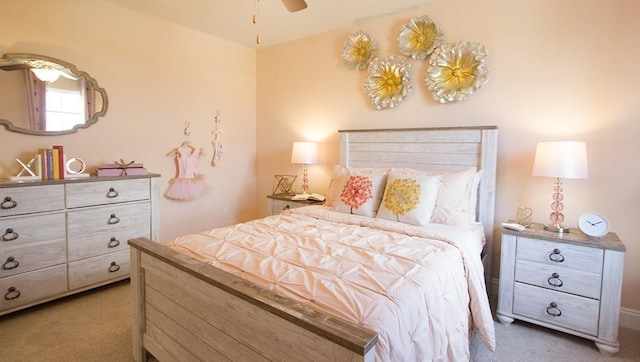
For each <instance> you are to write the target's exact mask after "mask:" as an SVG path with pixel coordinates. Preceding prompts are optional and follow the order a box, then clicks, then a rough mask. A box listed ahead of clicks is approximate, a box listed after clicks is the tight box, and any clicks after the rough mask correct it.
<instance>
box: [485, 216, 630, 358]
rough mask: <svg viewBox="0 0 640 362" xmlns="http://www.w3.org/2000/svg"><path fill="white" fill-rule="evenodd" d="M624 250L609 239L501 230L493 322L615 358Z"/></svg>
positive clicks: (574, 232)
mask: <svg viewBox="0 0 640 362" xmlns="http://www.w3.org/2000/svg"><path fill="white" fill-rule="evenodd" d="M625 251H626V249H625V247H624V244H622V242H621V241H620V239H619V238H618V236H617V235H616V234H615V233H609V234H607V235H605V236H604V237H602V238H592V237H589V236H587V235H584V234H583V233H581V232H580V230H579V229H577V228H572V229H571V232H570V233H562V234H561V233H556V232H550V231H546V230H544V226H543V225H542V224H538V223H534V224H533V225H532V228H529V229H527V230H525V231H523V232H518V231H513V230H508V229H503V230H502V246H501V252H500V256H501V259H500V260H501V262H500V264H501V265H500V291H499V297H498V310H497V316H498V320H500V322H501V323H502V324H506V325H508V324H510V323H511V322H513V320H514V319H520V320H523V321H527V322H530V323H534V324H537V325H541V326H543V327H547V328H551V329H555V330H558V331H562V332H566V333H569V334H573V335H576V336H580V337H583V338H587V339H590V340H593V341H595V344H596V346H597V347H598V348H599V349H600V353H602V354H603V355H606V356H611V355H613V354H614V353H616V352H618V350H619V349H620V345H619V343H618V326H619V316H620V294H621V286H622V269H623V264H624V253H625Z"/></svg>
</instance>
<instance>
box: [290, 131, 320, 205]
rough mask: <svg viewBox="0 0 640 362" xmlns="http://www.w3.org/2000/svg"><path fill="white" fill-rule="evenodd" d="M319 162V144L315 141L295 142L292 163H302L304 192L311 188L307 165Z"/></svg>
mask: <svg viewBox="0 0 640 362" xmlns="http://www.w3.org/2000/svg"><path fill="white" fill-rule="evenodd" d="M317 162H318V145H317V144H316V143H315V142H294V143H293V150H292V151H291V163H299V164H302V194H303V195H307V194H308V193H307V191H308V190H309V176H308V173H307V165H312V164H314V163H317Z"/></svg>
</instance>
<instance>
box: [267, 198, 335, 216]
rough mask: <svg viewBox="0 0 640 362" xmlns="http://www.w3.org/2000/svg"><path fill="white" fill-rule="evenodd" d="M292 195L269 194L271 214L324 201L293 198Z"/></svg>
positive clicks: (319, 203)
mask: <svg viewBox="0 0 640 362" xmlns="http://www.w3.org/2000/svg"><path fill="white" fill-rule="evenodd" d="M292 197H293V196H290V195H267V198H268V199H269V215H277V214H279V213H281V212H282V211H284V210H289V209H294V208H296V207H303V206H309V205H321V204H322V203H323V201H315V200H291V198H292Z"/></svg>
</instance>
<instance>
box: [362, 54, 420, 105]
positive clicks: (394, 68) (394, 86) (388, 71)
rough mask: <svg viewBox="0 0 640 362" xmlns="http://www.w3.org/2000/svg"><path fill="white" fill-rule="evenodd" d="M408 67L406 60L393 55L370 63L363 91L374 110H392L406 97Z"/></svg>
mask: <svg viewBox="0 0 640 362" xmlns="http://www.w3.org/2000/svg"><path fill="white" fill-rule="evenodd" d="M410 67H411V64H409V62H408V61H407V60H406V59H404V58H402V57H396V56H394V55H391V56H389V57H387V58H375V59H374V60H372V61H371V64H370V67H369V74H368V76H367V79H366V80H365V85H364V89H365V91H366V93H367V96H368V97H369V99H370V100H371V104H372V105H373V106H374V107H375V108H376V109H386V108H393V107H395V106H396V104H398V103H399V102H400V101H402V100H403V99H404V98H405V97H406V96H407V94H408V93H409V92H410V91H411V84H410V82H409V68H410Z"/></svg>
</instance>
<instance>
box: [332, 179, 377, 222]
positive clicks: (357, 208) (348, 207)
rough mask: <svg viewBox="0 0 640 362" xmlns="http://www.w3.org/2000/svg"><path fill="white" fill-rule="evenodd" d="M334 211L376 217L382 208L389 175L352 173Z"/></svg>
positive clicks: (335, 204)
mask: <svg viewBox="0 0 640 362" xmlns="http://www.w3.org/2000/svg"><path fill="white" fill-rule="evenodd" d="M349 174H350V175H349V178H348V179H347V180H346V181H345V184H344V187H343V188H342V192H341V193H340V197H339V198H337V199H336V201H335V203H334V204H333V210H335V211H339V212H345V213H349V214H356V215H362V216H369V217H374V216H375V215H376V213H377V212H378V207H380V201H381V200H382V193H383V192H384V187H385V183H386V181H387V174H386V173H384V174H380V173H364V172H358V171H353V170H352V171H350V172H349Z"/></svg>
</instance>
